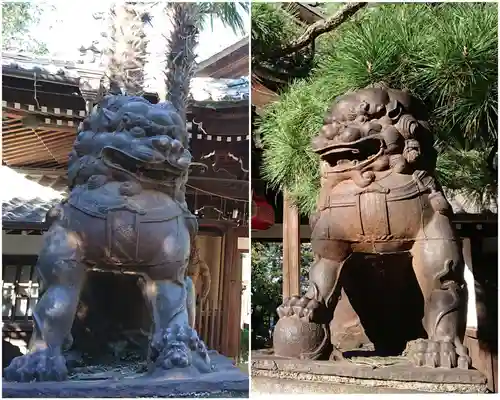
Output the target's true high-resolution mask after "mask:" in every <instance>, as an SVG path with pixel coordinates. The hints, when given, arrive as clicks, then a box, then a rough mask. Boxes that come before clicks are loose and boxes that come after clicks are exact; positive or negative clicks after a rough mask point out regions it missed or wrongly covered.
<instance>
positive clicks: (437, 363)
mask: <svg viewBox="0 0 500 400" xmlns="http://www.w3.org/2000/svg"><path fill="white" fill-rule="evenodd" d="M408 356H409V357H410V359H411V360H412V362H413V363H414V364H415V365H416V366H422V367H430V368H460V369H469V366H470V364H471V359H470V357H469V356H468V355H467V354H465V352H463V351H457V348H456V347H455V345H454V344H453V343H451V342H446V341H433V340H429V339H420V340H418V341H416V342H415V343H414V344H413V345H412V348H411V350H410V351H409V352H408Z"/></svg>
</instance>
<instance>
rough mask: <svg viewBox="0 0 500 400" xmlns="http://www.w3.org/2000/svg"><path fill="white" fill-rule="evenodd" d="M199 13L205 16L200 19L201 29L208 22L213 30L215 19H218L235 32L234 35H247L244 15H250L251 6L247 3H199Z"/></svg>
mask: <svg viewBox="0 0 500 400" xmlns="http://www.w3.org/2000/svg"><path fill="white" fill-rule="evenodd" d="M198 7H199V12H200V14H202V15H203V18H202V19H200V25H201V28H203V27H204V26H205V24H206V22H207V21H209V22H210V26H211V27H212V28H213V22H214V18H218V19H219V20H220V21H221V22H222V23H223V24H224V26H227V27H229V28H231V29H232V30H233V32H234V33H242V34H244V33H245V23H244V20H243V17H242V15H248V12H249V6H248V3H247V2H243V1H237V2H221V3H219V2H210V1H207V2H198ZM240 11H241V12H240Z"/></svg>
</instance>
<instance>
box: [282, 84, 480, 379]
mask: <svg viewBox="0 0 500 400" xmlns="http://www.w3.org/2000/svg"><path fill="white" fill-rule="evenodd" d="M424 110H425V108H424V106H423V105H422V104H420V103H419V102H418V101H417V100H416V99H415V98H413V97H412V96H411V95H410V94H409V93H407V92H405V91H399V90H393V89H389V88H386V87H384V86H380V87H371V88H366V89H362V90H359V91H357V92H354V93H350V94H347V95H345V96H342V97H340V98H338V99H337V100H336V101H335V103H334V104H333V106H332V107H331V109H330V110H329V111H328V113H327V115H326V118H325V120H324V126H323V128H322V129H321V132H320V134H319V135H318V136H317V137H316V138H314V139H313V143H312V146H313V149H314V151H315V152H316V153H317V154H318V155H319V156H320V160H321V191H320V196H319V200H318V205H317V212H316V213H315V214H314V215H313V216H312V217H311V227H312V231H313V232H312V236H311V244H312V248H313V251H314V253H315V254H316V256H317V260H316V262H315V263H314V265H312V267H311V269H310V272H309V289H308V291H307V293H306V294H305V295H304V296H302V297H299V296H295V297H292V298H289V299H285V301H284V302H283V304H282V305H281V306H280V307H279V308H278V314H279V316H280V320H279V321H278V323H277V325H276V328H275V332H274V350H275V353H276V355H278V356H284V357H291V358H301V359H318V360H321V359H331V360H335V359H339V358H342V354H341V353H340V352H339V351H338V350H337V349H335V348H333V349H332V345H331V340H330V331H329V329H328V325H329V324H330V322H331V321H332V318H333V313H334V310H335V307H336V304H337V301H338V296H339V294H340V290H341V288H340V287H339V286H340V285H338V280H339V276H340V272H341V269H342V266H343V265H344V264H345V262H346V260H347V259H348V258H349V257H350V255H351V254H353V253H372V254H379V255H381V256H383V255H384V254H389V253H399V252H410V253H411V255H412V257H413V269H414V272H415V275H416V278H417V280H418V284H419V286H420V290H421V292H422V295H423V298H424V317H423V320H422V324H423V326H424V329H425V331H426V332H427V338H426V339H423V340H421V341H418V342H417V343H416V345H415V346H412V348H411V349H409V350H408V351H407V353H408V357H409V358H410V359H411V360H412V361H413V362H414V363H415V365H417V366H427V367H447V368H453V367H458V368H462V369H467V368H469V365H470V358H469V356H468V354H467V349H466V348H465V347H464V345H463V338H464V334H465V317H466V303H467V291H466V285H465V281H464V277H463V272H464V261H463V258H462V249H461V244H460V241H459V238H458V237H457V235H456V233H455V232H454V229H453V226H452V224H451V223H450V215H451V213H452V210H451V207H450V205H449V203H448V202H447V200H446V198H445V196H444V194H443V191H442V189H441V187H440V186H439V184H438V182H437V181H436V179H435V178H434V175H433V172H434V168H435V162H436V152H435V150H434V148H433V137H432V134H431V132H430V130H429V125H428V123H427V119H426V115H425V113H424ZM366 301H370V300H369V299H367V300H366ZM395 301H397V300H396V299H395Z"/></svg>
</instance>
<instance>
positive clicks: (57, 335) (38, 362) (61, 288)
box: [3, 224, 85, 382]
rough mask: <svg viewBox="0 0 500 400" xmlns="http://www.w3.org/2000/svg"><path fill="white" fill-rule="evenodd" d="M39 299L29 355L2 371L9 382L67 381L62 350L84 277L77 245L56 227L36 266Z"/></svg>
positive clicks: (67, 338) (48, 238) (67, 337)
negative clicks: (39, 289)
mask: <svg viewBox="0 0 500 400" xmlns="http://www.w3.org/2000/svg"><path fill="white" fill-rule="evenodd" d="M36 268H37V272H38V276H39V280H40V283H41V290H42V296H41V298H40V300H39V301H38V303H37V305H36V307H35V310H34V313H33V319H34V322H35V331H34V333H33V334H34V335H35V337H34V339H33V341H32V343H31V348H30V352H29V353H28V354H26V355H23V356H20V357H16V358H15V359H13V360H12V362H11V364H10V365H9V366H8V367H7V368H6V369H5V370H4V372H3V376H4V377H5V379H6V380H9V381H18V382H31V381H61V380H65V379H66V378H67V373H68V371H67V368H66V361H65V359H64V356H63V355H62V350H63V346H64V345H65V343H66V342H67V341H68V340H70V341H71V334H70V332H71V327H72V325H73V319H74V317H75V313H76V308H77V305H78V300H79V296H80V290H81V287H82V284H83V281H84V276H85V265H84V264H83V263H82V262H81V251H80V241H79V238H78V237H77V235H76V234H74V233H73V232H69V231H68V230H66V229H64V228H63V227H61V226H60V225H59V224H55V225H53V226H52V227H51V228H50V230H49V231H48V232H47V234H46V236H45V245H44V247H43V250H42V252H41V253H40V255H39V257H38V262H37V265H36Z"/></svg>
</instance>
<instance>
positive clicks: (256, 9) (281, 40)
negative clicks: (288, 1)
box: [252, 3, 300, 60]
mask: <svg viewBox="0 0 500 400" xmlns="http://www.w3.org/2000/svg"><path fill="white" fill-rule="evenodd" d="M299 32H300V27H299V25H298V24H297V23H296V22H295V21H294V19H293V15H292V13H291V9H290V8H283V7H282V4H280V3H252V57H259V59H261V60H262V59H266V58H267V57H269V55H270V53H271V52H272V51H273V49H275V48H276V47H281V46H283V45H286V44H287V43H288V42H290V41H291V40H292V39H293V38H295V37H296V36H297V35H298V34H299Z"/></svg>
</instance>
